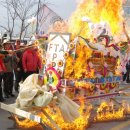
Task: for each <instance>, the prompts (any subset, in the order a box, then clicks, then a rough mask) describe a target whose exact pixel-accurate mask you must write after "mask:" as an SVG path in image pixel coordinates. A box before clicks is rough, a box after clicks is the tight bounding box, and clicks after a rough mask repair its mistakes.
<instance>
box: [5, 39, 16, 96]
mask: <svg viewBox="0 0 130 130" xmlns="http://www.w3.org/2000/svg"><path fill="white" fill-rule="evenodd" d="M3 46H4V49H5V50H7V51H9V50H12V45H11V42H10V41H8V40H6V41H4V42H3ZM4 64H5V67H6V72H5V73H4V77H3V80H4V93H5V97H6V98H9V96H11V97H14V94H13V78H14V74H13V71H14V70H15V68H16V65H17V57H16V56H15V55H14V54H8V55H6V56H5V58H4Z"/></svg>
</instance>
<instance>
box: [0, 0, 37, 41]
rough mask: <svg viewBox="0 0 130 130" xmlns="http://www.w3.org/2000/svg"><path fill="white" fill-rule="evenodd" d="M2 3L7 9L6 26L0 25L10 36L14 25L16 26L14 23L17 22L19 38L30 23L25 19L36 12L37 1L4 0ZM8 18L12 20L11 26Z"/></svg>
mask: <svg viewBox="0 0 130 130" xmlns="http://www.w3.org/2000/svg"><path fill="white" fill-rule="evenodd" d="M2 3H3V5H4V7H5V8H6V9H7V17H8V26H7V27H4V26H1V27H3V28H5V30H7V32H9V34H10V38H11V36H12V34H13V31H14V25H15V26H16V25H17V24H15V23H18V29H19V30H20V31H19V39H20V40H21V38H22V36H23V35H24V33H26V31H27V28H28V27H29V25H30V23H27V20H28V19H29V18H31V17H32V16H35V15H36V14H37V8H35V6H37V4H38V2H37V1H36V0H4V1H2ZM10 19H11V20H12V26H10Z"/></svg>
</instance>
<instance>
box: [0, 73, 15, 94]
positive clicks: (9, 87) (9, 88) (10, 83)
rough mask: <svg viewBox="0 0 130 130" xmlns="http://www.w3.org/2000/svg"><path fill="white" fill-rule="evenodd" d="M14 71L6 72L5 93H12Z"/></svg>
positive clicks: (4, 78)
mask: <svg viewBox="0 0 130 130" xmlns="http://www.w3.org/2000/svg"><path fill="white" fill-rule="evenodd" d="M13 78H14V75H13V72H6V73H4V77H3V80H4V93H5V95H6V96H7V95H10V94H12V92H13Z"/></svg>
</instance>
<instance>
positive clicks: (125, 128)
mask: <svg viewBox="0 0 130 130" xmlns="http://www.w3.org/2000/svg"><path fill="white" fill-rule="evenodd" d="M126 86H129V85H122V87H126ZM127 91H130V89H128V90H127ZM16 95H17V94H16ZM123 98H124V99H127V101H128V102H130V100H129V99H130V97H127V98H126V97H122V99H123ZM117 100H118V101H121V97H118V98H117ZM14 102H15V98H10V99H7V100H6V102H5V103H6V104H12V103H14ZM9 116H10V114H9V113H8V112H7V111H4V110H1V109H0V130H8V128H9V127H12V126H13V121H12V120H9V119H8V117H9ZM15 130H16V129H15ZM87 130H130V120H127V121H120V122H106V123H95V124H92V125H91V126H90V127H89V128H87Z"/></svg>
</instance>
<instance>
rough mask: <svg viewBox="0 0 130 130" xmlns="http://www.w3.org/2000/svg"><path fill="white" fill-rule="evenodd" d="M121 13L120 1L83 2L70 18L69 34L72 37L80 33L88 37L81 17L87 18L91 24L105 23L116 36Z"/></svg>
mask: <svg viewBox="0 0 130 130" xmlns="http://www.w3.org/2000/svg"><path fill="white" fill-rule="evenodd" d="M121 12H122V1H121V0H114V1H113V0H99V2H98V3H97V2H95V0H83V1H82V2H81V3H80V4H79V5H78V7H77V10H76V11H75V12H74V13H73V14H72V16H71V18H70V24H69V32H71V33H72V34H73V35H74V36H75V35H78V33H80V35H82V36H84V37H90V36H89V35H90V34H89V28H88V26H87V25H86V23H84V22H82V20H81V19H82V17H84V16H87V17H89V18H90V19H91V21H92V22H93V23H97V22H101V21H105V22H107V23H108V24H109V25H110V28H111V31H112V34H117V33H119V32H120V26H119V24H120V23H121V22H122V20H123V18H122V16H121V14H122V13H121ZM82 28H83V29H82ZM81 31H82V32H81Z"/></svg>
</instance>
